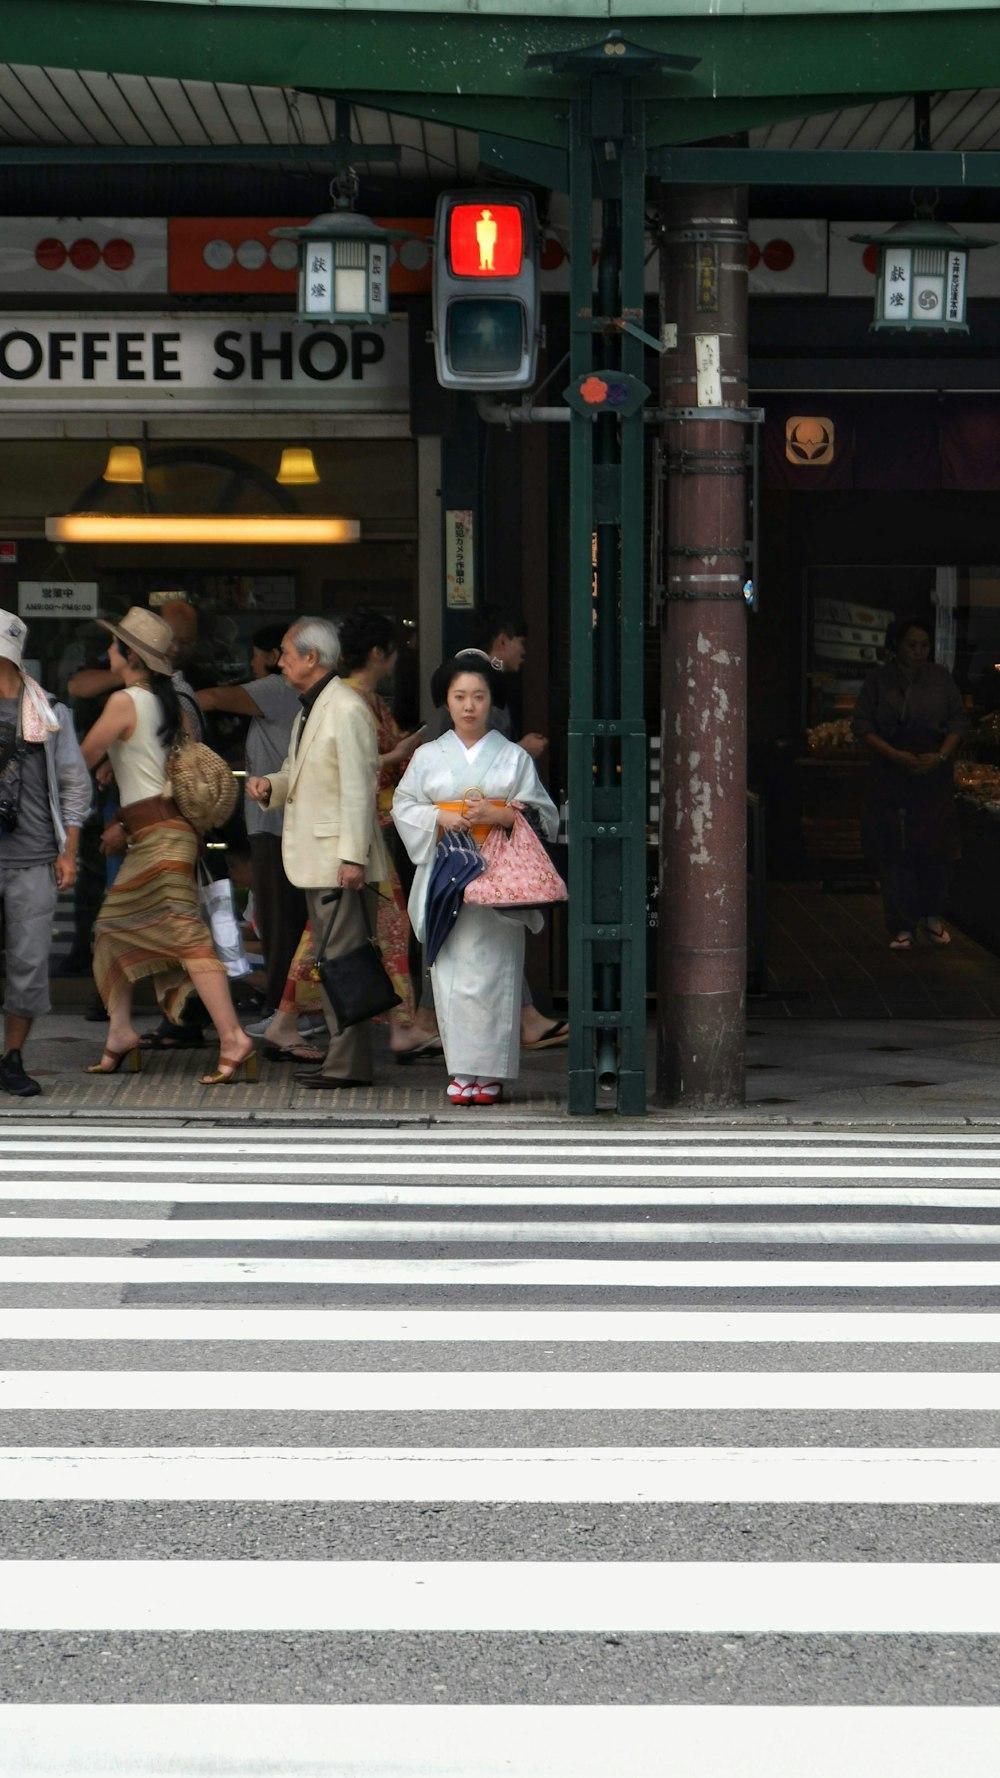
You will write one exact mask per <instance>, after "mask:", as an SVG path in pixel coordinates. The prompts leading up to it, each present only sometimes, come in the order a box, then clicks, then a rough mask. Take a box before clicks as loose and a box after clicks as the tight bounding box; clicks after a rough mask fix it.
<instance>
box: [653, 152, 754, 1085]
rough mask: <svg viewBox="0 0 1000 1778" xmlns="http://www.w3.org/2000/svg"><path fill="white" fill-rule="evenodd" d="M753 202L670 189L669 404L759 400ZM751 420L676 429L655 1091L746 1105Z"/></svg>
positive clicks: (664, 392)
mask: <svg viewBox="0 0 1000 1778" xmlns="http://www.w3.org/2000/svg"><path fill="white" fill-rule="evenodd" d="M745 200H746V194H745V192H744V191H742V190H730V189H697V188H694V187H680V188H674V189H671V190H669V191H668V190H664V192H663V215H664V222H665V237H666V238H665V240H664V244H663V247H662V252H661V268H662V269H661V303H662V308H661V317H662V321H663V323H664V324H665V325H667V326H670V325H671V324H676V329H677V336H676V346H675V347H674V348H673V349H671V350H669V351H667V352H666V353H665V354H664V356H663V358H662V360H661V364H662V371H661V378H662V380H661V389H660V395H661V402H662V404H663V405H664V406H665V407H673V408H677V409H680V410H690V409H697V408H745V407H746V405H747V252H746V201H745ZM747 442H748V431H747V427H746V425H745V424H743V423H741V422H739V421H733V420H725V419H718V418H716V419H712V418H707V417H706V418H692V417H687V416H683V415H682V414H680V413H679V414H678V416H677V418H670V419H668V420H667V422H666V424H665V426H664V451H665V456H666V462H667V478H668V479H667V489H668V491H667V523H666V528H665V529H666V539H665V547H666V551H667V555H666V561H665V564H664V577H663V578H664V585H665V588H666V592H667V597H666V600H665V602H664V618H663V631H662V637H661V644H662V657H661V659H662V665H661V685H662V697H661V743H660V744H661V747H662V767H663V769H662V777H663V801H662V806H661V822H660V952H659V958H658V983H657V985H658V995H657V1062H656V1073H657V1097H658V1098H659V1099H660V1101H661V1102H665V1103H668V1104H674V1105H686V1106H690V1107H691V1108H692V1109H697V1108H701V1107H706V1108H707V1107H712V1106H726V1105H740V1104H742V1103H743V1102H744V1099H745V1084H744V1051H745V1011H744V1001H745V992H746V859H745V853H746V622H747V618H746V609H745V605H744V601H743V592H742V589H743V582H744V577H745V568H744V542H745V530H746V504H745V472H744V451H745V447H746V445H747Z"/></svg>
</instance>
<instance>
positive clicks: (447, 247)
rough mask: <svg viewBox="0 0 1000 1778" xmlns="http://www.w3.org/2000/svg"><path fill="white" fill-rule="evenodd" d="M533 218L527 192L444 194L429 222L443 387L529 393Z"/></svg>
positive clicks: (534, 302) (533, 353)
mask: <svg viewBox="0 0 1000 1778" xmlns="http://www.w3.org/2000/svg"><path fill="white" fill-rule="evenodd" d="M538 308H539V299H538V219H537V217H536V214H535V201H534V198H533V197H532V196H531V195H530V193H528V192H511V191H506V190H504V189H503V188H501V189H500V191H499V193H496V194H495V193H493V192H489V191H446V192H442V194H441V196H440V197H439V198H438V203H437V212H436V214H435V218H434V357H435V363H436V367H437V375H438V382H439V383H441V385H442V386H443V387H444V388H445V389H476V390H488V389H496V390H500V389H530V388H531V385H532V383H533V382H534V380H535V366H536V363H537V359H538V333H539V314H538Z"/></svg>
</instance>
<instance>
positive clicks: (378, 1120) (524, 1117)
mask: <svg viewBox="0 0 1000 1778" xmlns="http://www.w3.org/2000/svg"><path fill="white" fill-rule="evenodd" d="M154 1022H155V1019H154V1017H153V1015H152V1014H146V1015H144V1016H143V1017H141V1018H140V1017H138V1014H137V1023H138V1024H139V1028H140V1029H143V1028H146V1027H148V1026H149V1025H151V1024H153V1023H154ZM105 1029H106V1027H105V1026H104V1025H101V1024H88V1023H86V1022H85V1021H84V1019H83V1018H82V1016H81V1012H80V1010H79V1009H69V1008H66V1007H63V1008H61V1009H60V1010H58V1011H56V1012H54V1013H52V1014H51V1015H50V1016H49V1017H48V1018H45V1019H40V1020H39V1021H38V1023H37V1025H36V1026H35V1029H34V1031H33V1032H32V1036H31V1039H30V1042H29V1044H28V1046H27V1048H26V1051H25V1061H26V1065H27V1067H28V1070H29V1072H30V1073H31V1074H33V1075H34V1076H35V1077H36V1079H38V1080H39V1082H40V1083H41V1085H42V1088H43V1093H42V1096H41V1097H40V1098H35V1099H27V1100H20V1099H11V1098H6V1097H4V1096H3V1095H0V1119H2V1118H4V1117H8V1118H14V1119H17V1120H21V1121H23V1120H25V1119H29V1118H30V1119H34V1118H36V1117H50V1118H67V1117H70V1118H81V1119H107V1118H111V1119H113V1120H115V1121H118V1122H122V1123H124V1122H125V1121H126V1120H127V1119H139V1120H141V1121H143V1122H159V1123H162V1122H163V1121H164V1120H165V1119H171V1120H173V1119H180V1120H188V1119H191V1120H196V1121H197V1120H204V1121H209V1122H212V1123H227V1124H228V1123H248V1122H249V1123H281V1122H288V1123H293V1124H300V1123H301V1124H308V1125H316V1124H349V1125H351V1126H352V1127H354V1128H358V1127H364V1126H378V1125H386V1124H389V1125H391V1124H405V1123H419V1124H438V1123H440V1124H445V1125H447V1124H452V1123H455V1122H456V1120H457V1121H458V1123H459V1124H461V1125H462V1126H463V1127H465V1126H466V1125H469V1124H470V1122H471V1127H472V1128H473V1129H474V1130H475V1131H476V1133H477V1134H478V1135H480V1136H481V1135H482V1133H483V1130H484V1127H485V1128H488V1127H489V1126H490V1125H496V1124H503V1123H517V1124H522V1125H523V1124H528V1125H531V1124H535V1123H546V1124H549V1125H551V1124H553V1123H557V1124H558V1123H562V1122H564V1121H566V1120H567V1112H566V1068H567V1060H568V1054H567V1051H566V1050H565V1049H553V1050H544V1051H542V1052H540V1053H539V1054H536V1055H531V1054H526V1055H524V1056H523V1057H522V1070H521V1078H520V1080H519V1081H518V1083H517V1085H516V1086H515V1087H514V1088H513V1089H512V1090H511V1093H510V1097H509V1101H508V1102H507V1103H505V1104H504V1105H503V1106H500V1107H496V1108H495V1109H494V1108H491V1109H490V1110H489V1111H483V1112H481V1113H480V1112H470V1111H468V1110H466V1109H459V1108H456V1107H453V1106H449V1105H448V1104H447V1102H446V1101H445V1097H444V1088H445V1072H444V1066H443V1063H442V1061H441V1059H440V1058H437V1059H431V1060H430V1061H421V1062H413V1063H410V1064H409V1065H407V1066H405V1067H400V1066H398V1065H396V1063H395V1062H394V1060H393V1058H392V1057H391V1056H390V1054H389V1048H388V1037H387V1033H386V1031H385V1028H384V1027H381V1028H380V1027H376V1031H375V1052H376V1061H375V1084H374V1085H373V1086H371V1087H348V1088H345V1089H344V1090H343V1091H341V1092H337V1093H315V1092H312V1091H310V1090H309V1089H308V1088H306V1087H303V1086H300V1085H299V1084H298V1083H297V1082H296V1081H295V1080H294V1079H293V1073H294V1070H293V1068H292V1066H290V1065H287V1064H283V1063H277V1062H266V1061H264V1060H262V1061H261V1063H260V1078H259V1080H258V1081H257V1082H256V1083H254V1084H250V1085H248V1084H246V1083H243V1082H241V1083H238V1084H234V1085H233V1086H228V1087H203V1086H201V1085H200V1084H199V1080H198V1077H199V1075H200V1074H202V1073H205V1072H207V1070H208V1069H209V1066H210V1065H212V1064H213V1063H214V1059H215V1050H214V1048H206V1049H204V1050H186V1051H183V1052H181V1053H179V1054H175V1055H169V1054H163V1053H156V1054H152V1055H149V1056H146V1057H144V1058H143V1060H144V1064H145V1066H144V1070H143V1072H142V1074H139V1075H135V1074H126V1073H125V1072H124V1070H123V1071H122V1072H121V1073H119V1074H116V1075H109V1076H107V1077H98V1078H95V1077H93V1076H90V1075H87V1074H85V1073H84V1069H85V1067H86V1065H87V1063H88V1062H95V1061H97V1059H98V1057H99V1056H100V1051H101V1042H102V1039H103V1036H104V1032H105ZM747 1054H748V1067H747V1077H746V1078H747V1104H746V1106H745V1107H733V1108H730V1109H726V1110H721V1111H712V1112H702V1113H692V1112H691V1111H690V1110H686V1109H685V1110H681V1109H676V1108H670V1109H665V1108H662V1107H658V1106H656V1105H652V1104H651V1105H650V1112H649V1116H648V1117H647V1118H646V1119H644V1120H638V1119H622V1120H620V1122H619V1120H617V1119H616V1118H614V1117H613V1115H609V1113H612V1112H613V1097H610V1098H609V1100H608V1103H607V1107H606V1108H604V1109H603V1110H602V1114H601V1120H600V1121H601V1122H602V1124H603V1125H604V1127H606V1128H607V1127H612V1126H613V1127H617V1128H621V1129H624V1128H626V1127H635V1128H648V1127H649V1126H650V1125H651V1124H656V1123H660V1124H662V1125H664V1126H669V1125H672V1124H676V1125H684V1126H690V1125H692V1124H698V1125H702V1124H703V1125H713V1124H714V1125H717V1126H723V1125H733V1124H745V1123H747V1122H750V1123H754V1124H770V1125H774V1126H787V1125H790V1124H791V1125H804V1124H818V1125H821V1126H822V1125H830V1126H833V1125H836V1126H841V1127H843V1126H845V1125H846V1126H852V1125H859V1126H860V1125H876V1126H879V1127H886V1126H890V1125H894V1124H898V1125H902V1126H904V1127H912V1126H921V1127H926V1126H929V1125H934V1124H941V1125H948V1126H954V1125H961V1124H974V1125H997V1126H998V1127H1000V1024H998V1023H997V1022H996V1021H994V1020H990V1019H936V1020H931V1019H924V1020H912V1021H910V1020H901V1019H888V1020H875V1019H855V1020H851V1019H830V1020H825V1021H815V1022H812V1021H808V1020H801V1019H794V1020H792V1019H789V1020H784V1019H773V1020H772V1019H762V1020H760V1021H759V1022H757V1021H755V1020H754V1018H753V1015H752V1013H751V1018H750V1024H749V1032H748V1043H747ZM647 1078H648V1080H649V1082H650V1096H651V1098H652V1091H653V1082H654V1078H655V1058H654V1039H653V1033H652V1029H651V1030H650V1038H649V1049H648V1075H647ZM585 1123H586V1120H584V1119H573V1120H572V1127H573V1128H580V1127H582V1126H584V1125H585Z"/></svg>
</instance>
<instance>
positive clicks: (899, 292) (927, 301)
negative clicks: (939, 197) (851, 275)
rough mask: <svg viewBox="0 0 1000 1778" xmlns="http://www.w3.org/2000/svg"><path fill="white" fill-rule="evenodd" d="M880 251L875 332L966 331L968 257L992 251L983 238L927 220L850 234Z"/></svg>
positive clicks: (991, 243)
mask: <svg viewBox="0 0 1000 1778" xmlns="http://www.w3.org/2000/svg"><path fill="white" fill-rule="evenodd" d="M851 240H852V241H859V242H861V243H862V244H863V245H865V246H869V247H877V248H878V265H877V267H876V274H875V319H874V320H873V322H872V324H871V325H872V331H873V332H890V333H891V332H902V333H915V332H937V333H968V331H969V329H968V324H967V322H966V319H965V302H966V282H967V279H966V273H967V270H968V263H969V253H970V252H971V251H972V250H973V249H975V248H976V247H992V246H993V244H994V243H993V242H992V241H987V240H985V239H984V238H983V237H982V236H981V235H960V234H959V232H958V230H957V229H954V228H952V226H951V224H950V223H948V222H934V221H930V220H928V219H927V218H926V217H921V218H918V219H916V220H914V221H911V222H897V223H896V224H895V226H894V227H893V228H890V229H888V230H887V231H886V233H885V234H884V235H852V236H851Z"/></svg>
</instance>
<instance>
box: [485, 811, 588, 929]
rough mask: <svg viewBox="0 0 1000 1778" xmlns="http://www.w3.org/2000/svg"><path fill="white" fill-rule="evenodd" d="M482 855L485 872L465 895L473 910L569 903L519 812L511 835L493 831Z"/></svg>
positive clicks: (487, 839)
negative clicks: (554, 902)
mask: <svg viewBox="0 0 1000 1778" xmlns="http://www.w3.org/2000/svg"><path fill="white" fill-rule="evenodd" d="M482 854H483V859H484V861H485V864H486V869H485V870H484V872H483V874H482V876H481V877H476V878H475V880H474V881H473V882H471V883H470V884H469V885H468V888H467V889H466V891H465V900H466V901H467V902H471V904H472V905H473V906H474V907H484V908H534V907H542V906H544V905H545V904H546V903H548V902H553V901H568V899H569V892H568V890H567V888H566V885H565V883H564V882H563V880H562V877H561V876H560V875H559V872H558V871H557V870H556V867H555V865H554V864H553V862H552V860H551V858H550V857H549V855H548V853H547V852H546V850H545V847H544V846H543V845H542V842H541V840H540V839H539V838H538V837H537V835H536V834H535V833H533V832H532V830H531V828H530V827H529V825H528V823H527V821H526V820H525V818H524V816H523V815H522V814H521V811H520V810H519V809H518V810H517V812H516V814H515V816H514V825H513V827H512V828H511V829H510V832H509V834H508V833H507V832H505V830H504V829H503V828H502V827H492V828H491V829H490V831H489V833H488V834H487V836H486V838H485V840H484V841H483V844H482Z"/></svg>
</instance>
